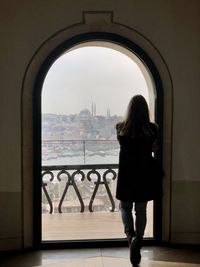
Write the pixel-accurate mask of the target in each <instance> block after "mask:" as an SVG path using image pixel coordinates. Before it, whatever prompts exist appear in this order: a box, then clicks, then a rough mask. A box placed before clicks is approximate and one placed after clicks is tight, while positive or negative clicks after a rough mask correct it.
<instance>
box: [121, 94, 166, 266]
mask: <svg viewBox="0 0 200 267" xmlns="http://www.w3.org/2000/svg"><path fill="white" fill-rule="evenodd" d="M116 129H117V138H118V141H119V144H120V153H119V170H118V179H117V189H116V198H117V199H119V200H120V210H121V216H122V222H123V225H124V232H125V234H126V236H127V239H128V243H129V248H130V261H131V263H132V265H133V266H136V265H137V264H139V263H140V260H141V253H140V249H141V242H142V239H143V235H144V231H145V227H146V221H147V219H146V207H147V202H148V201H149V200H154V199H157V198H160V197H161V196H162V189H161V188H162V176H163V172H162V169H161V168H159V166H158V164H157V162H156V160H155V159H154V158H153V157H152V151H154V150H155V148H156V145H155V140H156V136H157V126H156V124H154V123H151V122H150V119H149V110H148V105H147V102H146V100H145V98H144V97H143V96H142V95H136V96H134V97H133V98H132V99H131V100H130V103H129V105H128V109H127V114H126V117H125V119H124V120H123V121H122V122H119V123H118V124H117V125H116ZM133 203H134V210H135V215H136V220H135V225H134V220H133V215H132V209H133Z"/></svg>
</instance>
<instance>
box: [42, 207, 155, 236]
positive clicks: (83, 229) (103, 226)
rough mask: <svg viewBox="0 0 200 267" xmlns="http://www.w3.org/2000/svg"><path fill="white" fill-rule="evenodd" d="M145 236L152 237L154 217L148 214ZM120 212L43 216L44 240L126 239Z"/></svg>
mask: <svg viewBox="0 0 200 267" xmlns="http://www.w3.org/2000/svg"><path fill="white" fill-rule="evenodd" d="M147 220H148V224H147V227H146V232H145V236H146V237H152V223H153V222H152V216H149V214H148V212H147ZM124 237H125V235H124V233H123V226H122V222H121V217H120V213H119V212H93V213H90V212H84V213H62V214H59V213H55V214H43V215H42V240H43V241H50V240H84V239H112V238H124Z"/></svg>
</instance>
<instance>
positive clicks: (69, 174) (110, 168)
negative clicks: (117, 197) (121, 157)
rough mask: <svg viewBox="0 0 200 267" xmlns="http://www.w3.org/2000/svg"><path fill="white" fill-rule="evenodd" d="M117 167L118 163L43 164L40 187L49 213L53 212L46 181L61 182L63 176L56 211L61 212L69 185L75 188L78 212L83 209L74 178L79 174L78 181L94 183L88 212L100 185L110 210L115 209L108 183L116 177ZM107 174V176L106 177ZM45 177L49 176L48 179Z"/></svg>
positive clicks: (83, 204)
mask: <svg viewBox="0 0 200 267" xmlns="http://www.w3.org/2000/svg"><path fill="white" fill-rule="evenodd" d="M117 169H118V164H96V165H94V164H91V165H60V166H43V167H42V189H43V192H44V195H45V196H46V199H47V201H48V204H49V207H50V209H49V213H53V204H52V199H51V197H50V194H49V193H48V190H47V185H48V183H54V182H57V183H59V182H61V180H62V178H63V177H65V178H67V179H66V184H65V187H64V189H63V192H62V194H61V196H60V199H59V204H58V212H59V213H62V205H63V201H64V199H65V198H66V196H67V194H68V189H69V187H73V189H74V190H75V194H76V196H77V198H78V200H79V203H80V212H84V211H85V203H84V199H83V196H82V195H81V192H80V191H79V189H78V186H77V179H76V178H75V177H76V176H77V175H78V176H79V179H78V180H79V182H80V181H81V182H84V181H86V180H87V182H89V183H92V184H93V185H94V189H93V191H92V192H91V196H90V200H89V205H88V209H89V211H90V212H93V202H94V200H95V197H96V196H97V192H98V189H99V186H100V185H103V186H104V187H105V192H106V194H107V197H108V198H109V200H110V203H111V208H110V211H111V212H113V211H115V201H114V198H113V195H112V193H111V190H110V187H109V183H110V181H111V180H115V179H116V177H117ZM108 176H109V177H108ZM45 177H50V178H49V179H48V180H47V179H45Z"/></svg>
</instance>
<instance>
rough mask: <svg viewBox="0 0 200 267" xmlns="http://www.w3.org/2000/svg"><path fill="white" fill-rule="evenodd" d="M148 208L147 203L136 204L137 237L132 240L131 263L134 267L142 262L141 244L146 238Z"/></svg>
mask: <svg viewBox="0 0 200 267" xmlns="http://www.w3.org/2000/svg"><path fill="white" fill-rule="evenodd" d="M146 207H147V202H135V217H136V218H135V229H136V237H135V238H134V239H132V241H131V245H130V261H131V263H132V264H133V266H135V265H138V264H139V263H140V260H141V253H140V249H141V245H142V244H141V242H142V238H143V236H144V231H145V227H146V222H147V218H146Z"/></svg>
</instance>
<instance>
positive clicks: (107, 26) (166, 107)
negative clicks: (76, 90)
mask: <svg viewBox="0 0 200 267" xmlns="http://www.w3.org/2000/svg"><path fill="white" fill-rule="evenodd" d="M100 36H101V40H108V41H109V40H110V41H112V42H114V43H115V42H116V43H118V44H119V45H120V44H121V45H125V46H126V45H127V46H128V47H130V46H131V45H133V46H134V47H132V50H134V52H135V53H136V54H138V55H139V54H140V56H141V57H142V54H141V53H140V51H144V54H145V57H146V58H147V57H148V58H149V60H150V62H148V64H152V66H155V68H151V72H153V73H152V74H153V76H154V78H155V76H156V75H157V76H159V77H157V78H158V79H157V81H158V84H157V85H156V89H157V94H158V95H160V96H159V98H158V99H159V101H160V102H159V103H158V105H160V109H162V111H163V113H162V114H161V116H162V118H159V119H160V120H161V121H162V122H163V125H162V132H163V134H162V146H163V147H162V155H161V157H162V161H163V167H164V169H165V179H164V197H163V208H162V217H163V222H162V240H164V241H169V239H170V199H171V169H172V130H173V129H172V127H173V123H172V122H173V121H172V119H173V85H172V79H171V76H170V72H169V69H168V67H167V64H166V62H165V60H164V58H163V57H162V55H161V53H160V52H159V50H158V49H157V48H156V47H155V46H154V45H153V44H152V43H151V42H150V40H148V39H147V38H146V37H145V36H143V35H142V34H141V33H139V32H138V31H136V30H135V29H132V28H131V27H129V26H128V25H122V24H120V23H118V22H115V21H114V20H113V12H83V16H82V20H81V21H80V22H79V23H77V24H75V25H70V26H68V27H66V28H64V29H62V30H60V31H59V32H57V33H55V34H53V35H52V36H51V37H49V38H48V39H47V40H46V41H45V42H43V43H42V44H41V45H40V47H39V48H38V49H37V51H36V52H35V53H34V55H33V56H32V58H31V60H30V62H29V64H28V66H27V68H26V71H25V74H24V79H23V84H22V96H21V107H22V108H21V129H22V136H21V142H22V158H21V160H22V200H23V201H22V202H23V203H22V218H23V233H22V239H23V240H22V243H23V246H24V247H30V246H32V245H33V243H34V238H33V237H34V232H33V229H34V227H33V221H34V215H33V214H34V203H33V189H34V176H35V173H34V166H35V164H36V165H37V163H38V162H39V161H40V158H38V157H36V156H37V155H34V151H37V147H34V146H35V145H36V146H37V144H34V142H33V140H34V139H37V138H38V139H39V138H40V136H33V133H34V132H35V133H36V135H37V132H38V131H37V129H34V128H35V127H36V128H37V127H38V126H37V124H35V125H34V121H35V116H36V117H37V115H38V114H37V110H39V109H38V107H40V106H41V103H40V102H38V98H37V97H38V94H40V93H41V91H40V92H39V91H38V92H36V90H37V88H40V86H41V83H42V82H43V78H44V75H45V71H46V72H47V70H48V68H50V66H51V64H52V63H53V61H55V59H56V57H59V56H60V54H61V50H62V49H66V47H68V48H70V46H71V47H73V45H74V44H76V45H77V44H79V43H82V42H85V41H87V40H94V41H95V40H96V41H98V40H99V38H100ZM109 38H110V39H109ZM119 40H121V41H120V42H119ZM66 42H67V43H66ZM137 49H139V50H140V51H139V50H138V51H137ZM52 55H53V57H52ZM141 60H144V59H143V58H141ZM144 63H145V64H146V63H147V62H144ZM44 70H45V71H44ZM157 70H159V73H157ZM38 77H41V79H38ZM38 90H39V89H38ZM40 90H41V89H40ZM158 108H159V107H158ZM37 123H38V120H37ZM36 191H37V189H36ZM38 201H40V198H38ZM36 206H37V203H36ZM36 243H37V240H36Z"/></svg>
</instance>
